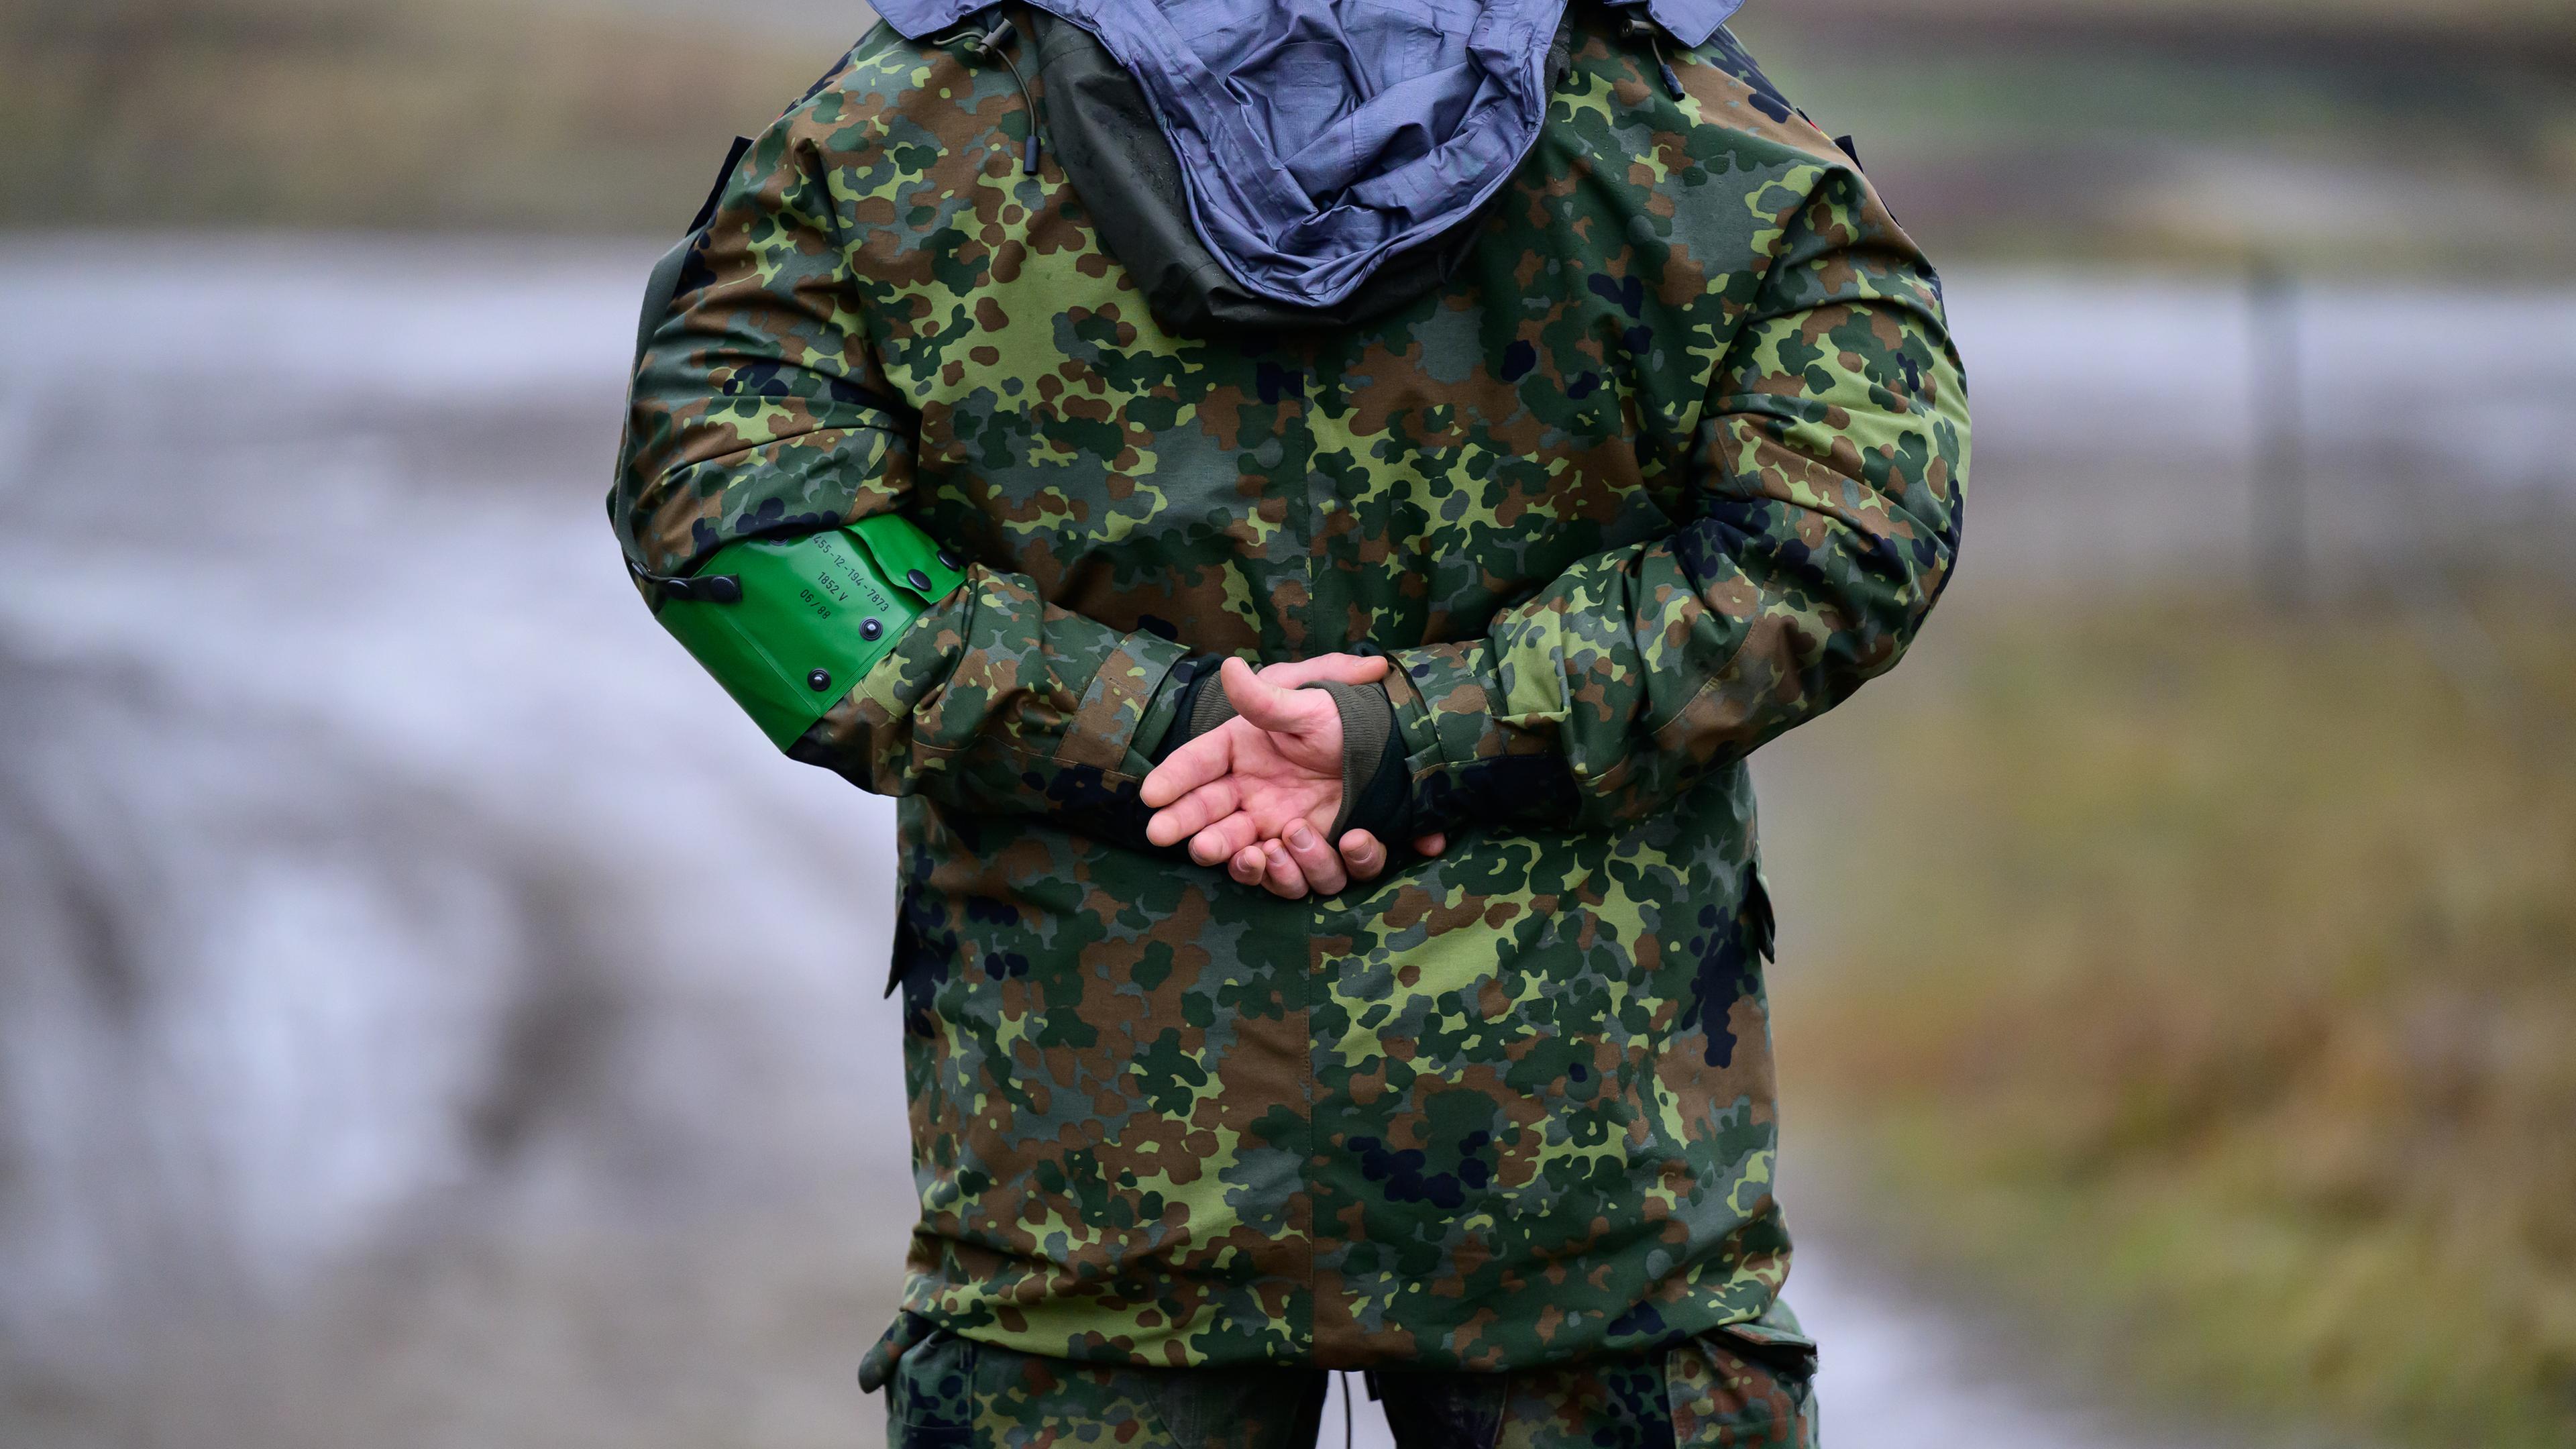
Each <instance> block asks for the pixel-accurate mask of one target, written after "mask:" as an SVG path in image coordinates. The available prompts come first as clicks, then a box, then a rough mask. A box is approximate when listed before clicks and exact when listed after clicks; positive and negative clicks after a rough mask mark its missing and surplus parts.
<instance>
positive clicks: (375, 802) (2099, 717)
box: [0, 0, 2576, 1449]
mask: <svg viewBox="0 0 2576 1449" xmlns="http://www.w3.org/2000/svg"><path fill="white" fill-rule="evenodd" d="M871 23H872V17H870V16H869V15H868V14H867V13H866V12H865V11H863V10H862V9H860V8H859V7H857V6H856V5H851V4H840V3H830V0H733V3H729V4H720V3H717V0H626V3H611V0H518V3H510V4H504V3H501V0H441V3H431V4H410V5H388V4H381V3H364V0H6V4H5V8H0V730H5V732H6V734H5V738H6V741H7V748H6V750H5V751H0V1444H6V1445H8V1446H10V1449H73V1446H79V1449H89V1446H100V1449H106V1446H116V1449H124V1446H165V1445H166V1446H174V1449H177V1446H186V1449H305V1446H315V1449H321V1446H342V1445H349V1444H357V1443H365V1444H369V1445H377V1446H386V1449H402V1446H415V1445H417V1446H448V1445H454V1446H518V1445H532V1446H533V1445H546V1446H583V1445H593V1444H596V1445H603V1446H605V1445H612V1444H613V1445H619V1446H630V1449H631V1446H659V1445H671V1446H679V1445H683V1444H686V1445H690V1446H693V1449H711V1446H727V1445H741V1446H753V1445H759V1446H805V1445H814V1446H823V1445H847V1444H862V1445H864V1444H874V1443H879V1442H881V1439H882V1428H881V1418H882V1408H881V1406H880V1405H879V1404H878V1403H876V1402H874V1401H869V1400H864V1399H862V1398H861V1397H860V1395H859V1394H858V1392H857V1389H856V1387H855V1385H854V1384H853V1382H852V1378H851V1373H852V1369H853V1367H854V1365H855V1363H856V1361H857V1358H858V1356H859V1354H860V1352H861V1351H862V1350H863V1349H864V1348H865V1347H866V1345H867V1344H868V1343H869V1342H870V1341H872V1340H873V1338H874V1337H875V1335H876V1334H877V1333H878V1332H879V1331H880V1329H881V1328H882V1326H883V1325H884V1323H885V1321H886V1319H887V1317H888V1315H889V1313H890V1312H891V1308H892V1303H893V1299H894V1295H895V1291H896V1288H897V1276H898V1273H897V1270H898V1263H899V1258H900V1251H901V1244H902V1240H903V1237H904V1232H905V1228H906V1226H907V1224H908V1221H909V1215H910V1201H909V1188H910V1185H909V1181H908V1175H907V1172H906V1160H905V1146H904V1128H903V1119H902V1111H901V1085H900V1071H899V1066H898V1063H897V1058H896V1041H897V1024H896V1021H895V1019H894V1016H893V1015H892V1013H891V1012H890V1011H889V1010H888V1008H887V1007H886V1005H885V1004H883V1003H881V1002H879V1001H878V1000H876V999H875V998H876V993H875V990H874V985H875V983H876V982H878V981H879V980H881V972H880V967H879V966H878V964H877V963H878V962H879V961H880V960H881V957H882V954H883V951H884V946H883V944H882V942H883V938H884V936H885V934H886V932H887V929H888V911H889V907H890V905H891V898H892V879H891V852H890V840H889V835H890V829H891V824H890V822H891V816H890V812H888V811H887V810H886V809H885V808H883V806H882V805H881V803H880V802H877V801H875V800H872V799H870V798H867V797H865V796H862V795H859V794H857V793H855V792H852V791H849V790H847V789H846V788H843V787H841V786H839V785H838V784H837V783H836V782H834V781H832V780H830V779H829V778H828V777H826V776H823V775H820V774H817V773H813V772H809V771H805V770H803V769H801V768H800V767H797V766H793V765H790V764H788V763H786V762H784V761H782V760H780V759H778V758H777V757H776V756H775V755H774V754H772V753H771V752H769V751H768V750H766V749H765V748H763V747H761V745H760V742H759V740H758V739H757V737H756V735H755V734H754V732H753V731H752V730H751V729H750V728H749V726H748V725H747V724H746V723H745V722H744V721H743V720H742V719H741V718H740V717H739V716H738V715H736V713H735V712H734V710H733V708H732V706H731V705H729V704H728V703H727V702H726V701H725V700H724V699H723V698H722V696H721V695H720V694H719V693H718V692H717V691H716V690H715V689H714V688H713V687H712V686H711V685H709V684H708V683H707V682H706V681H705V680H704V679H703V678H702V677H701V676H700V675H699V674H698V673H697V671H696V669H695V667H694V666H693V665H691V664H690V663H689V661H688V660H687V659H686V658H685V656H683V655H682V654H681V653H680V651H679V650H678V649H676V648H674V647H673V646H671V645H670V644H669V643H668V642H667V641H666V640H664V639H663V638H662V637H661V636H660V634H659V633H658V631H657V630H656V629H655V628H654V626H653V625H652V623H651V621H650V620H649V618H648V617H647V616H646V614H645V613H644V611H643V610H642V609H640V608H638V607H637V606H636V604H635V601H634V598H633V595H632V593H631V592H630V591H629V589H628V588H627V586H626V584H625V582H624V580H623V579H622V578H621V577H620V575H619V572H618V569H617V566H616V561H615V554H614V550H613V547H612V545H611V543H610V540H609V537H608V533H607V530H606V529H605V527H604V526H603V524H602V522H601V519H600V516H599V506H600V505H599V499H600V496H601V494H602V493H603V491H604V489H605V486H606V482H607V477H608V471H609V467H610V464H611V454H612V451H613V448H614V444H615V438H616V432H617V427H618V421H619V411H620V399H621V394H622V390H623V374H624V369H625V366H626V363H627V360H628V358H627V354H628V351H629V348H630V346H631V339H632V335H633V331H632V329H633V314H634V307H635V303H636V299H637V297H638V296H639V294H640V290H641V285H642V279H643V275H644V271H645V269H646V267H647V266H648V265H649V263H650V261H651V259H652V258H653V256H654V255H655V254H656V253H657V252H658V250H659V249H660V247H661V246H662V245H663V244H664V243H665V242H666V241H667V240H668V239H669V237H670V236H671V235H672V234H674V233H675V232H676V231H677V230H678V228H679V227H680V226H681V224H682V223H683V222H685V221H686V219H687V217H688V215H689V214H690V212H691V211H692V210H693V209H694V208H695V206H696V204H697V201H698V199H699V197H700V196H701V195H702V194H703V193H704V191H705V189H706V186H707V184H708V182H709V180H710V179H711V177H712V175H713V172H714V168H715V167H716V165H717V163H718V162H719V161H720V160H721V159H722V157H723V155H724V150H725V145H726V142H727V141H728V139H729V138H730V137H731V136H732V135H733V134H734V133H736V132H737V131H749V130H753V129H756V128H758V127H759V126H761V125H763V124H764V123H765V122H766V121H767V120H768V119H769V118H770V117H771V116H772V115H774V114H775V113H776V112H777V111H778V110H779V109H780V108H781V107H782V106H784V105H785V104H786V103H787V102H788V101H789V100H790V99H792V98H793V97H794V96H796V95H797V94H799V93H800V92H801V91H802V90H803V88H804V87H805V85H806V84H807V83H808V82H809V81H811V80H812V78H813V77H814V76H815V75H817V74H819V73H820V72H822V71H823V70H824V69H826V68H827V66H828V65H829V64H830V62H831V61H832V60H833V58H834V57H835V56H836V55H837V54H838V53H839V52H840V51H841V50H842V49H844V48H845V47H846V46H847V45H848V44H849V43H850V42H851V41H852V40H853V39H854V38H855V37H856V36H858V35H859V34H860V33H861V32H862V31H863V30H864V29H866V27H867V26H868V25H869V24H871ZM1737 28H1738V31H1739V33H1740V34H1742V35H1743V36H1744V37H1745V38H1746V39H1747V41H1748V42H1749V43H1750V44H1752V46H1753V47H1754V49H1755V50H1756V52H1757V54H1759V55H1761V56H1762V57H1763V58H1764V59H1765V61H1766V63H1767V65H1768V67H1769V68H1770V69H1771V71H1772V73H1773V75H1774V78H1775V79H1777V80H1778V81H1779V82H1780V83H1781V85H1782V86H1783V87H1784V88H1785V89H1786V90H1787V91H1788V92H1789V93H1790V95H1791V96H1792V97H1793V98H1794V99H1796V100H1798V101H1799V102H1800V103H1801V104H1802V105H1803V106H1804V108H1805V109H1806V110H1808V111H1809V112H1810V113H1812V114H1813V115H1814V116H1815V117H1816V119H1817V120H1818V121H1819V122H1820V123H1821V124H1823V125H1824V126H1825V127H1826V128H1827V129H1828V130H1829V131H1831V132H1833V133H1836V134H1841V133H1844V132H1849V133H1852V134H1853V135H1854V137H1855V144H1856V146H1857V148H1858V149H1859V152H1860V154H1861V156H1862V157H1863V158H1864V160H1865V161H1866V162H1867V164H1868V166H1869V168H1870V170H1871V172H1872V174H1873V175H1874V176H1876V177H1877V178H1878V180H1879V181H1880V183H1881V185H1882V187H1883V189H1884V190H1885V191H1886V193H1887V195H1888V196H1889V198H1890V200H1891V202H1892V204H1893V206H1894V207H1895V209H1896V211H1897V213H1898V214H1899V216H1900V217H1901V218H1903V219H1904V220H1905V221H1906V222H1907V223H1908V224H1909V225H1910V226H1911V227H1913V228H1914V229H1915V230H1916V231H1917V232H1918V233H1919V234H1920V235H1921V236H1922V238H1923V239H1924V241H1925V242H1926V244H1927V245H1928V247H1929V248H1930V250H1931V251H1932V252H1933V254H1934V255H1935V256H1936V257H1938V258H1940V259H1942V261H1943V262H1944V264H1945V270H1946V272H1947V275H1948V278H1949V293H1950V300H1951V304H1952V307H1953V311H1954V317H1955V322H1956V326H1957V330H1958V333H1959V336H1960V339H1961V345H1962V348H1963V350H1964V352H1965V354H1966V356H1967V359H1968V363H1969V368H1970V373H1971V378H1972V383H1973V385H1974V387H1975V389H1976V410H1977V417H1978V435H1977V445H1978V453H1977V462H1976V468H1975V476H1974V482H1973V495H1974V506H1973V509H1972V514H1973V518H1974V522H1973V525H1972V527H1971V528H1970V529H1969V532H1968V542H1967V549H1966V554H1965V558H1964V566H1963V569H1962V572H1961V574H1960V576H1959V581H1958V584H1957V586H1956V588H1954V589H1953V590H1952V592H1951V594H1950V596H1949V601H1948V602H1947V603H1946V604H1945V606H1944V610H1943V612H1942V614H1941V616H1940V617H1938V618H1937V619H1936V620H1935V621H1934V623H1933V625H1932V627H1931V628H1930V630H1929V631H1928V633H1927V634H1926V636H1925V638H1924V639H1923V641H1922V643H1921V644H1920V646H1919V647H1918V649H1917V651H1916V653H1915V655H1914V657H1913V658H1912V660H1911V661H1910V662H1909V663H1908V665H1907V667H1906V668H1905V669H1903V670H1901V671H1899V673H1898V674H1897V675H1895V676H1894V677H1892V678H1891V679H1889V680H1887V681H1885V682H1883V683H1881V684H1879V685H1877V686H1874V687H1873V688H1872V689H1870V690H1869V691H1867V692H1866V693H1864V695H1863V696H1862V697H1861V698H1860V699H1859V700H1858V701H1857V702H1855V703H1854V704H1852V705H1850V706H1849V707H1847V708H1846V709H1844V710H1843V711H1841V712H1840V713H1838V714H1836V715H1835V716H1833V717H1831V718H1829V719H1827V720H1825V721H1823V722H1821V723H1819V724H1817V725H1815V726H1813V727H1811V728H1809V729H1807V730H1805V731H1803V732H1801V733H1800V734H1798V735H1796V736H1793V737H1791V738H1790V739H1788V740H1786V741H1783V742H1782V743H1780V744H1779V745H1777V746H1774V747H1773V748H1772V749H1770V750H1768V751H1766V752H1765V755H1764V756H1763V758H1762V759H1761V761H1760V765H1761V773H1762V784H1763V791H1764V794H1763V800H1764V807H1765V817H1766V818H1765V825H1766V829H1767V832H1768V840H1769V854H1770V873H1771V876H1772V879H1773V881H1774V882H1775V885H1776V894H1777V896H1778V898H1779V902H1780V906H1781V914H1782V916H1783V930H1782V936H1783V943H1784V949H1783V952H1782V959H1781V962H1780V964H1779V967H1778V968H1777V970H1776V971H1775V973H1774V978H1773V981H1774V991H1775V998H1776V1006H1777V1019H1776V1027H1777V1030H1778V1033H1779V1035H1780V1038H1781V1043H1782V1053H1781V1054H1782V1059H1783V1062H1784V1068H1785V1072H1786V1075H1787V1080H1786V1082H1785V1084H1784V1094H1785V1098H1786V1106H1787V1111H1788V1116H1789V1122H1788V1127H1787V1144H1788V1146H1787V1161H1786V1162H1785V1164H1784V1173H1783V1177H1784V1188H1783V1191H1784V1194H1785V1195H1786V1197H1787V1200H1788V1203H1789V1207H1790V1211H1791V1215H1792V1219H1793V1221H1795V1222H1796V1223H1798V1224H1799V1225H1800V1227H1801V1229H1802V1252H1801V1254H1800V1258H1799V1266H1798V1269H1797V1276H1796V1278H1795V1280H1794V1281H1793V1283H1792V1288H1791V1296H1792V1299H1793V1301H1795V1302H1797V1303H1798V1304H1799V1306H1800V1307H1801V1309H1802V1311H1803V1312H1804V1313H1805V1314H1806V1315H1807V1317H1808V1318H1809V1320H1810V1322H1811V1324H1812V1325H1813V1326H1814V1327H1816V1328H1817V1329H1818V1330H1819V1332H1820V1333H1821V1334H1822V1335H1823V1337H1824V1338H1825V1340H1826V1350H1825V1357H1824V1379H1823V1384H1824V1392H1825V1402H1826V1406H1827V1407H1826V1413H1827V1422H1828V1424H1829V1425H1830V1430H1829V1432H1830V1434H1831V1436H1832V1440H1831V1442H1833V1443H1835V1444H1837V1445H1840V1446H1844V1449H1858V1446H1885V1449H1898V1446H1924V1449H1932V1446H1951V1445H1967V1444H1977V1445H1981V1446H1989V1449H1992V1446H2005V1449H2042V1446H2051V1449H2087V1446H2099V1449H2128V1446H2160V1445H2210V1446H2234V1445H2254V1444H2268V1443H2276V1442H2287V1443H2297V1444H2334V1445H2388V1446H2405V1445H2415V1444H2420V1445H2442V1446H2449V1445H2477V1446H2498V1449H2519V1446H2540V1445H2562V1446H2563V1445H2570V1444H2576V452H2571V433H2576V9H2571V7H2569V6H2568V5H2567V4H2566V3H2565V0H2346V3H2341V4H2327V3H2324V0H2229V3H2223V4H2222V3H2218V0H2090V3H2085V4H2080V5H2079V4H2072V3H2062V0H2061V3H2057V4H2046V3H2041V0H1915V3H1900V0H1754V3H1753V5H1752V6H1751V8H1750V10H1749V11H1748V12H1747V13H1746V14H1745V15H1744V16H1743V17H1741V19H1740V20H1739V22H1738V24H1737ZM1864 854H1866V856H1867V861H1866V864H1862V863H1860V861H1858V860H1856V857H1862V856H1864ZM1855 883H1865V888H1860V889H1856V888H1854V887H1855ZM1362 1408H1363V1409H1364V1410H1365V1408H1366V1406H1365V1405H1362ZM1382 1436H1383V1430H1382V1428H1381V1427H1378V1426H1376V1425H1373V1424H1372V1423H1370V1422H1369V1421H1368V1419H1367V1417H1366V1416H1365V1414H1364V1415H1363V1419H1362V1423H1361V1428H1360V1437H1361V1442H1363V1443H1368V1442H1383V1437H1382Z"/></svg>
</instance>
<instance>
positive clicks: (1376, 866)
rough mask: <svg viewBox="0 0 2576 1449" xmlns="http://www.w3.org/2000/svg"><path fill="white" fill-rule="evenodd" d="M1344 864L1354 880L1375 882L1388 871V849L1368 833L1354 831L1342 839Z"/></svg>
mask: <svg viewBox="0 0 2576 1449" xmlns="http://www.w3.org/2000/svg"><path fill="white" fill-rule="evenodd" d="M1342 864H1343V865H1345V866H1348V867H1349V868H1350V872H1351V879H1353V880H1375V879H1377V878H1378V874H1379V872H1381V871H1384V870H1385V869H1386V847H1385V846H1383V845H1380V844H1379V843H1378V839H1377V837H1376V836H1374V835H1371V834H1369V833H1368V832H1367V831H1365V830H1354V831H1352V832H1350V833H1349V834H1348V835H1345V836H1343V837H1342Z"/></svg>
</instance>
